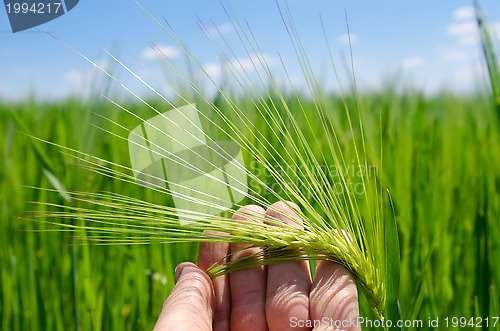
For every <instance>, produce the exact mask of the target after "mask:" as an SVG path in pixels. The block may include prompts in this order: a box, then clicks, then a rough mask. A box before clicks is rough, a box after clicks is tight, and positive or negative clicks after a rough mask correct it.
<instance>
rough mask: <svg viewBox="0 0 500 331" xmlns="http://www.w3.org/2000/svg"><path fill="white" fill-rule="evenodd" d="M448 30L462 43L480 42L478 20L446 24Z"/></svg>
mask: <svg viewBox="0 0 500 331" xmlns="http://www.w3.org/2000/svg"><path fill="white" fill-rule="evenodd" d="M446 32H447V33H448V34H449V35H451V36H454V37H456V38H458V39H457V41H458V43H459V44H460V45H464V46H469V45H476V44H477V43H478V42H479V29H478V27H477V24H476V22H474V21H464V22H454V23H450V24H448V26H446Z"/></svg>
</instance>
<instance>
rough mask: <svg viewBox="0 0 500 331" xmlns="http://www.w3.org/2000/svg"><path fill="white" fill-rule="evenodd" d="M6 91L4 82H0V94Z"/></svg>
mask: <svg viewBox="0 0 500 331" xmlns="http://www.w3.org/2000/svg"><path fill="white" fill-rule="evenodd" d="M6 90H7V84H5V83H4V82H0V93H2V92H5V91H6Z"/></svg>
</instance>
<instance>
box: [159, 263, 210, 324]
mask: <svg viewBox="0 0 500 331" xmlns="http://www.w3.org/2000/svg"><path fill="white" fill-rule="evenodd" d="M175 278H176V284H175V287H174V289H173V290H172V292H171V293H170V295H169V296H168V298H167V300H165V303H164V304H163V307H162V309H161V314H160V317H159V318H158V321H157V322H156V325H155V328H154V331H162V330H176V331H177V330H196V331H198V330H200V331H201V330H212V317H213V307H214V288H213V285H212V281H211V280H210V278H209V277H208V275H207V274H206V273H205V272H204V271H203V270H201V269H200V268H198V266H196V265H195V264H193V263H191V262H184V263H181V264H179V265H178V266H177V268H176V269H175Z"/></svg>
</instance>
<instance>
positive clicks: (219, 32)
mask: <svg viewBox="0 0 500 331" xmlns="http://www.w3.org/2000/svg"><path fill="white" fill-rule="evenodd" d="M233 31H234V28H233V25H232V24H231V23H229V22H227V23H224V24H221V25H217V27H215V26H214V27H211V28H208V29H207V34H208V35H209V36H212V37H217V36H223V35H226V34H229V33H231V32H233Z"/></svg>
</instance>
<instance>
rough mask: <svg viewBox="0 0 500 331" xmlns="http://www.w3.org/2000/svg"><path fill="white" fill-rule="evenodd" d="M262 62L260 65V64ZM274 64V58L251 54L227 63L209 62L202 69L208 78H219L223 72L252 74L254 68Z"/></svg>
mask: <svg viewBox="0 0 500 331" xmlns="http://www.w3.org/2000/svg"><path fill="white" fill-rule="evenodd" d="M261 62H262V63H261ZM275 63H276V58H275V57H272V56H269V55H266V54H253V55H251V56H249V57H248V56H247V57H240V58H234V59H232V60H231V61H229V62H228V63H223V64H222V65H221V63H220V62H209V63H206V64H205V65H204V66H203V68H204V69H205V71H206V73H207V74H208V75H210V76H220V75H221V74H222V71H223V70H226V69H227V70H228V71H233V72H234V71H237V72H243V71H246V72H252V71H253V70H255V68H257V69H259V68H261V67H262V65H267V66H272V65H273V64H275Z"/></svg>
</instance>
